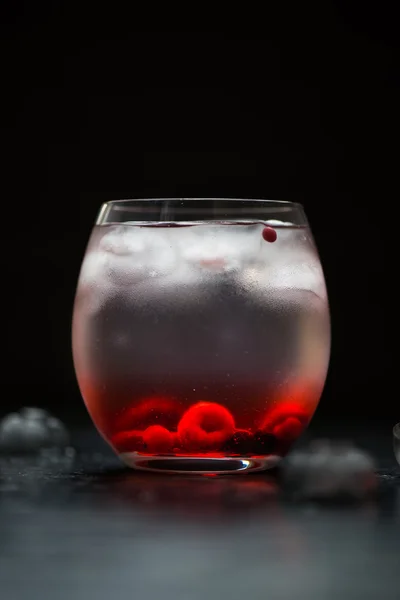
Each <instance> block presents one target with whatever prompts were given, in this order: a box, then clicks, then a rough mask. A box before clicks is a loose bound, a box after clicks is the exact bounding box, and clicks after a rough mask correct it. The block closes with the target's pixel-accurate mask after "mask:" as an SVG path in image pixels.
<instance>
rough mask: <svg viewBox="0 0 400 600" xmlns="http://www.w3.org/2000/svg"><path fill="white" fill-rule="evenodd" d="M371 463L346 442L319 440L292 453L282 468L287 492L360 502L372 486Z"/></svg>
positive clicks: (372, 465) (303, 496) (365, 454)
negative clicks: (304, 448)
mask: <svg viewBox="0 0 400 600" xmlns="http://www.w3.org/2000/svg"><path fill="white" fill-rule="evenodd" d="M374 467H375V465H374V460H373V459H372V457H371V456H370V455H369V454H367V453H366V452H364V451H362V450H360V449H359V448H356V447H354V446H353V445H352V444H349V443H342V444H338V443H332V442H329V441H320V442H318V444H316V443H314V444H311V445H310V446H309V448H308V449H306V450H302V451H298V452H293V454H291V455H289V457H288V458H287V459H286V461H285V463H284V465H283V480H284V483H285V486H286V488H287V489H288V490H290V491H291V492H293V493H294V494H295V496H297V497H299V498H304V499H336V498H338V497H346V498H353V499H361V498H363V497H364V496H366V495H368V494H369V493H370V492H371V491H372V490H374V489H375V486H376V478H375V474H374Z"/></svg>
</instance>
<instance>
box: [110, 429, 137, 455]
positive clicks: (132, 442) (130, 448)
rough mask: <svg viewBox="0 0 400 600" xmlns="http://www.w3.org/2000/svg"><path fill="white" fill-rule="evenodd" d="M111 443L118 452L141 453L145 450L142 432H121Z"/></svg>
mask: <svg viewBox="0 0 400 600" xmlns="http://www.w3.org/2000/svg"><path fill="white" fill-rule="evenodd" d="M111 442H112V445H113V446H114V447H115V448H116V450H118V452H141V451H143V450H144V444H143V437H142V432H141V431H120V432H119V433H117V434H116V435H115V436H113V438H112V440H111Z"/></svg>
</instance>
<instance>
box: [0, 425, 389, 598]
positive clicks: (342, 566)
mask: <svg viewBox="0 0 400 600" xmlns="http://www.w3.org/2000/svg"><path fill="white" fill-rule="evenodd" d="M321 433H322V434H324V433H325V432H324V431H322V430H321V431H319V432H318V435H320V434H321ZM341 433H342V434H344V435H346V436H347V435H348V437H352V438H353V439H355V441H356V442H358V443H359V444H360V445H361V446H362V447H364V448H366V449H369V450H370V451H371V452H373V454H374V455H375V456H376V457H377V460H378V463H379V471H378V479H379V489H378V493H377V495H376V496H375V497H373V498H370V499H369V500H366V501H365V502H362V503H359V504H356V505H335V504H331V505H320V504H315V503H314V504H304V503H303V504H295V503H293V502H291V501H289V500H287V499H285V498H284V496H283V495H282V491H281V489H280V487H279V473H278V474H268V473H267V474H259V475H252V476H226V477H221V478H206V477H185V476H176V477H173V476H155V475H150V474H145V473H139V472H137V473H136V472H133V471H129V470H126V469H125V468H124V467H123V466H121V465H120V463H119V461H118V459H116V458H115V457H114V456H113V454H112V453H111V451H110V450H109V449H108V448H107V447H106V446H105V445H104V444H103V443H102V442H101V441H100V440H99V438H98V436H97V435H96V434H95V432H91V433H84V434H82V435H80V434H76V435H75V439H74V442H75V446H76V448H77V451H78V454H77V456H78V458H77V459H76V460H75V462H74V464H73V465H70V466H68V465H64V466H62V465H61V466H60V465H57V464H54V465H53V466H44V467H43V466H42V467H40V466H36V467H33V466H32V465H31V466H29V465H28V464H27V463H26V461H25V462H22V459H21V460H20V462H18V461H16V460H14V461H13V462H10V461H7V463H6V462H5V461H4V460H3V462H2V467H1V469H2V475H1V479H0V544H1V546H0V585H1V598H4V599H7V600H25V599H28V598H29V599H30V600H36V599H37V598H40V599H42V598H51V599H56V600H64V599H70V598H71V599H72V598H73V599H75V600H81V599H85V600H91V599H92V598H93V599H96V600H103V599H106V598H107V599H109V598H112V599H119V598H124V599H125V598H128V597H129V598H140V599H141V600H142V599H143V600H146V599H147V598H149V599H150V598H151V599H157V598H162V599H165V600H167V599H169V598H171V599H175V598H184V599H185V600H190V599H192V598H194V599H197V598H199V599H200V598H201V599H203V598H207V599H210V600H211V599H214V598H229V599H231V600H236V599H237V600H242V599H243V598H252V599H258V598H260V599H261V598H293V599H294V598H299V599H302V598H307V600H313V599H315V600H330V599H331V598H332V600H333V599H335V600H337V598H341V599H346V598H351V599H358V598H360V599H361V598H362V599H363V600H365V599H369V598H371V599H378V598H384V599H385V600H390V599H392V598H393V599H395V598H398V597H399V596H398V594H399V588H400V569H399V555H400V470H399V469H398V468H397V467H396V463H395V460H394V456H393V453H392V448H391V431H390V429H388V430H387V431H386V430H382V432H376V431H371V432H370V433H367V430H366V429H365V428H364V429H363V428H359V429H357V428H349V430H348V431H344V430H343V431H342V432H341ZM312 437H314V436H312ZM304 441H305V440H304Z"/></svg>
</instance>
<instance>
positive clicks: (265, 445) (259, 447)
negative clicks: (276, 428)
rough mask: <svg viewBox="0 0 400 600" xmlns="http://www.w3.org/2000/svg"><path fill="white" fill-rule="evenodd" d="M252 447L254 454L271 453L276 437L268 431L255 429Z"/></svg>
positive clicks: (274, 447) (274, 446)
mask: <svg viewBox="0 0 400 600" xmlns="http://www.w3.org/2000/svg"><path fill="white" fill-rule="evenodd" d="M252 449H253V452H254V454H273V452H274V450H275V449H276V438H275V437H274V436H273V435H271V434H270V433H264V432H263V431H256V433H255V434H254V444H253V448H252Z"/></svg>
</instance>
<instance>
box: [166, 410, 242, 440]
mask: <svg viewBox="0 0 400 600" xmlns="http://www.w3.org/2000/svg"><path fill="white" fill-rule="evenodd" d="M234 431H235V421H234V419H233V416H232V415H231V413H230V412H229V410H228V409H227V408H225V407H224V406H221V404H217V403H216V402H198V403H197V404H195V405H194V406H191V407H190V408H189V409H188V410H187V411H186V412H185V414H184V415H183V417H182V419H181V420H180V422H179V425H178V434H179V436H180V438H181V440H182V444H183V446H184V448H185V449H188V450H191V451H193V450H197V449H199V450H200V449H218V448H220V447H221V446H222V444H224V443H225V442H226V440H227V439H228V438H230V437H231V436H232V435H233V433H234Z"/></svg>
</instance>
